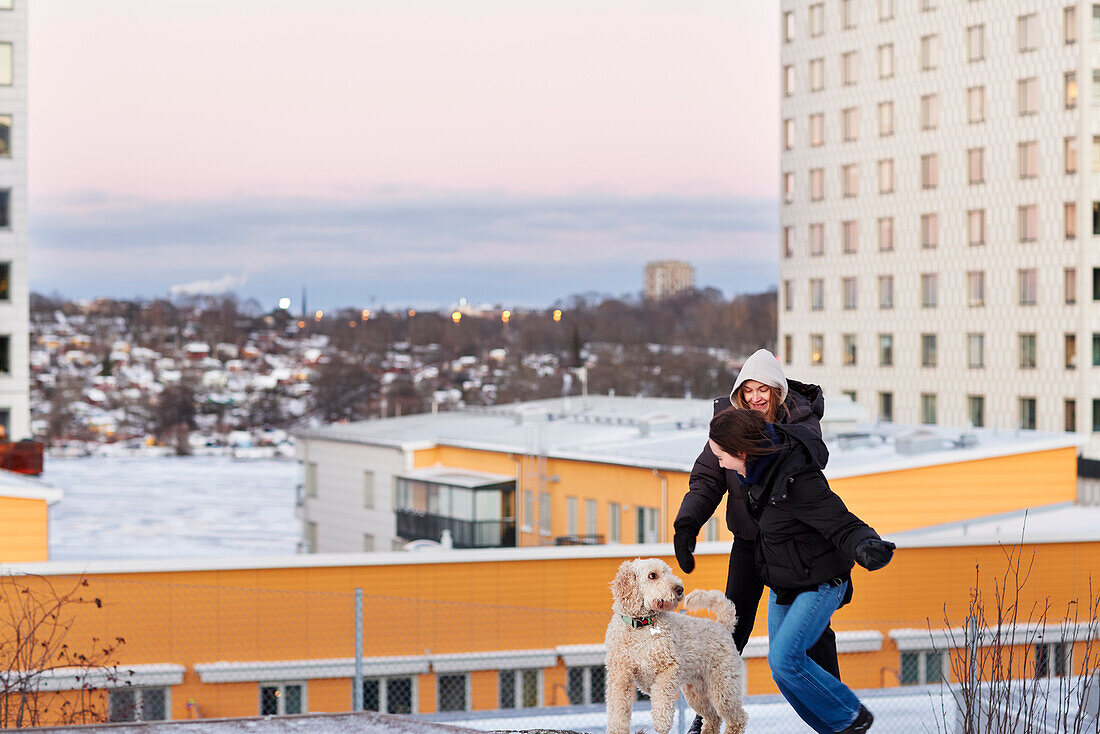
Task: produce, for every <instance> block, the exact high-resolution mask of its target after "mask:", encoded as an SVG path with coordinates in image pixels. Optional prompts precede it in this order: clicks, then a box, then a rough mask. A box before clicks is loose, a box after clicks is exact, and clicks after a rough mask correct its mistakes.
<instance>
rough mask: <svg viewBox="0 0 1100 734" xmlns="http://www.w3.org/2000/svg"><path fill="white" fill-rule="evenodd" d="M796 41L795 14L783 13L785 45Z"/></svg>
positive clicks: (791, 12) (790, 12)
mask: <svg viewBox="0 0 1100 734" xmlns="http://www.w3.org/2000/svg"><path fill="white" fill-rule="evenodd" d="M793 40H794V12H793V11H789V10H788V11H787V12H786V13H783V43H790V42H791V41H793Z"/></svg>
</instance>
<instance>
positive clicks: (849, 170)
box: [840, 163, 859, 198]
mask: <svg viewBox="0 0 1100 734" xmlns="http://www.w3.org/2000/svg"><path fill="white" fill-rule="evenodd" d="M840 181H841V189H842V191H841V193H842V194H843V195H844V196H845V197H846V198H852V197H853V196H859V166H858V165H856V164H855V163H847V164H845V165H843V166H841V167H840Z"/></svg>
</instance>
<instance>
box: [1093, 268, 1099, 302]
mask: <svg viewBox="0 0 1100 734" xmlns="http://www.w3.org/2000/svg"><path fill="white" fill-rule="evenodd" d="M1092 300H1094V301H1100V268H1093V269H1092Z"/></svg>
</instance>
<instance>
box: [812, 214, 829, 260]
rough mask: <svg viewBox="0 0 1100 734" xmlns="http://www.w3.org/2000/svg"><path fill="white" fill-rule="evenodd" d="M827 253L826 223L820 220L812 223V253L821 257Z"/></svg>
mask: <svg viewBox="0 0 1100 734" xmlns="http://www.w3.org/2000/svg"><path fill="white" fill-rule="evenodd" d="M824 254H825V225H824V224H821V223H820V222H818V223H816V224H811V225H810V255H811V256H813V257H820V256H821V255H824Z"/></svg>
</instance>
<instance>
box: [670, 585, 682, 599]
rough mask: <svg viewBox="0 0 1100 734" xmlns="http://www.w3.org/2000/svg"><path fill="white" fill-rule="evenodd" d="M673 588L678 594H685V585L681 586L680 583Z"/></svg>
mask: <svg viewBox="0 0 1100 734" xmlns="http://www.w3.org/2000/svg"><path fill="white" fill-rule="evenodd" d="M672 590H673V591H675V592H676V596H683V595H684V587H683V586H679V585H677V586H673V587H672Z"/></svg>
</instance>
